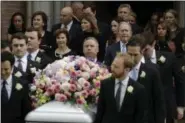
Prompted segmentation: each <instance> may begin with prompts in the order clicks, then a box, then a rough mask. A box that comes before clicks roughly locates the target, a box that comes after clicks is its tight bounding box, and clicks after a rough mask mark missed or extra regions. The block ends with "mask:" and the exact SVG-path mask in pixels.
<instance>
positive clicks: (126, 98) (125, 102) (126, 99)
mask: <svg viewBox="0 0 185 123" xmlns="http://www.w3.org/2000/svg"><path fill="white" fill-rule="evenodd" d="M132 84H133V82H132V80H131V79H130V78H129V81H128V85H127V87H126V90H125V96H124V99H123V102H122V105H121V109H120V111H122V110H124V107H125V105H126V104H127V103H129V98H130V97H131V93H130V92H128V91H127V88H128V87H129V86H132Z"/></svg>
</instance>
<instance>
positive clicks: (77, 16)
mask: <svg viewBox="0 0 185 123" xmlns="http://www.w3.org/2000/svg"><path fill="white" fill-rule="evenodd" d="M83 7H84V4H83V3H82V2H79V1H73V2H72V3H71V8H72V9H73V22H74V23H75V24H79V25H81V20H82V16H83Z"/></svg>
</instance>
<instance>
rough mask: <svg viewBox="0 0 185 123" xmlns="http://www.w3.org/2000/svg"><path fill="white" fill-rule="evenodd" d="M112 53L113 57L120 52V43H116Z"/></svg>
mask: <svg viewBox="0 0 185 123" xmlns="http://www.w3.org/2000/svg"><path fill="white" fill-rule="evenodd" d="M114 51H115V54H114V55H113V56H116V54H117V53H118V52H121V48H120V42H117V43H116V45H115V47H114Z"/></svg>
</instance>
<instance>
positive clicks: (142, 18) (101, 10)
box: [95, 1, 174, 26]
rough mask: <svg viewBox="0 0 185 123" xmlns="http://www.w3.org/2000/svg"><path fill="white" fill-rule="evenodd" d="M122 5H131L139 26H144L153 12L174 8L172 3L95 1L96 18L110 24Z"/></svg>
mask: <svg viewBox="0 0 185 123" xmlns="http://www.w3.org/2000/svg"><path fill="white" fill-rule="evenodd" d="M124 3H127V4H130V5H131V7H132V9H133V11H134V12H135V13H136V14H137V23H138V24H139V25H140V26H145V24H146V23H147V21H148V20H149V19H150V17H151V15H152V13H153V12H156V11H159V12H164V11H165V10H167V9H170V8H174V2H173V1H96V2H95V4H96V7H97V18H98V19H99V20H101V21H104V22H107V23H110V22H111V19H112V18H113V17H115V16H116V15H117V8H118V7H119V5H120V4H124Z"/></svg>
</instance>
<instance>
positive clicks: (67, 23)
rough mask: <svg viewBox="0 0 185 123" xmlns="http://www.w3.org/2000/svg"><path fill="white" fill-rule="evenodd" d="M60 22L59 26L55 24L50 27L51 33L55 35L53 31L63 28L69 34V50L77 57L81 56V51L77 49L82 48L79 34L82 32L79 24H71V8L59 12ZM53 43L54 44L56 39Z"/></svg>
mask: <svg viewBox="0 0 185 123" xmlns="http://www.w3.org/2000/svg"><path fill="white" fill-rule="evenodd" d="M60 18H61V22H60V23H59V24H55V25H53V27H52V33H53V34H54V35H55V31H56V30H57V29H60V28H65V29H66V30H68V32H69V42H68V44H69V48H70V49H71V50H73V51H75V52H77V54H78V55H81V54H82V49H80V48H79V47H81V46H82V40H81V34H82V30H81V27H80V25H79V24H75V23H74V22H73V10H72V8H71V7H64V8H62V9H61V12H60ZM54 38H55V40H54V41H55V42H56V37H55V36H54Z"/></svg>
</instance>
